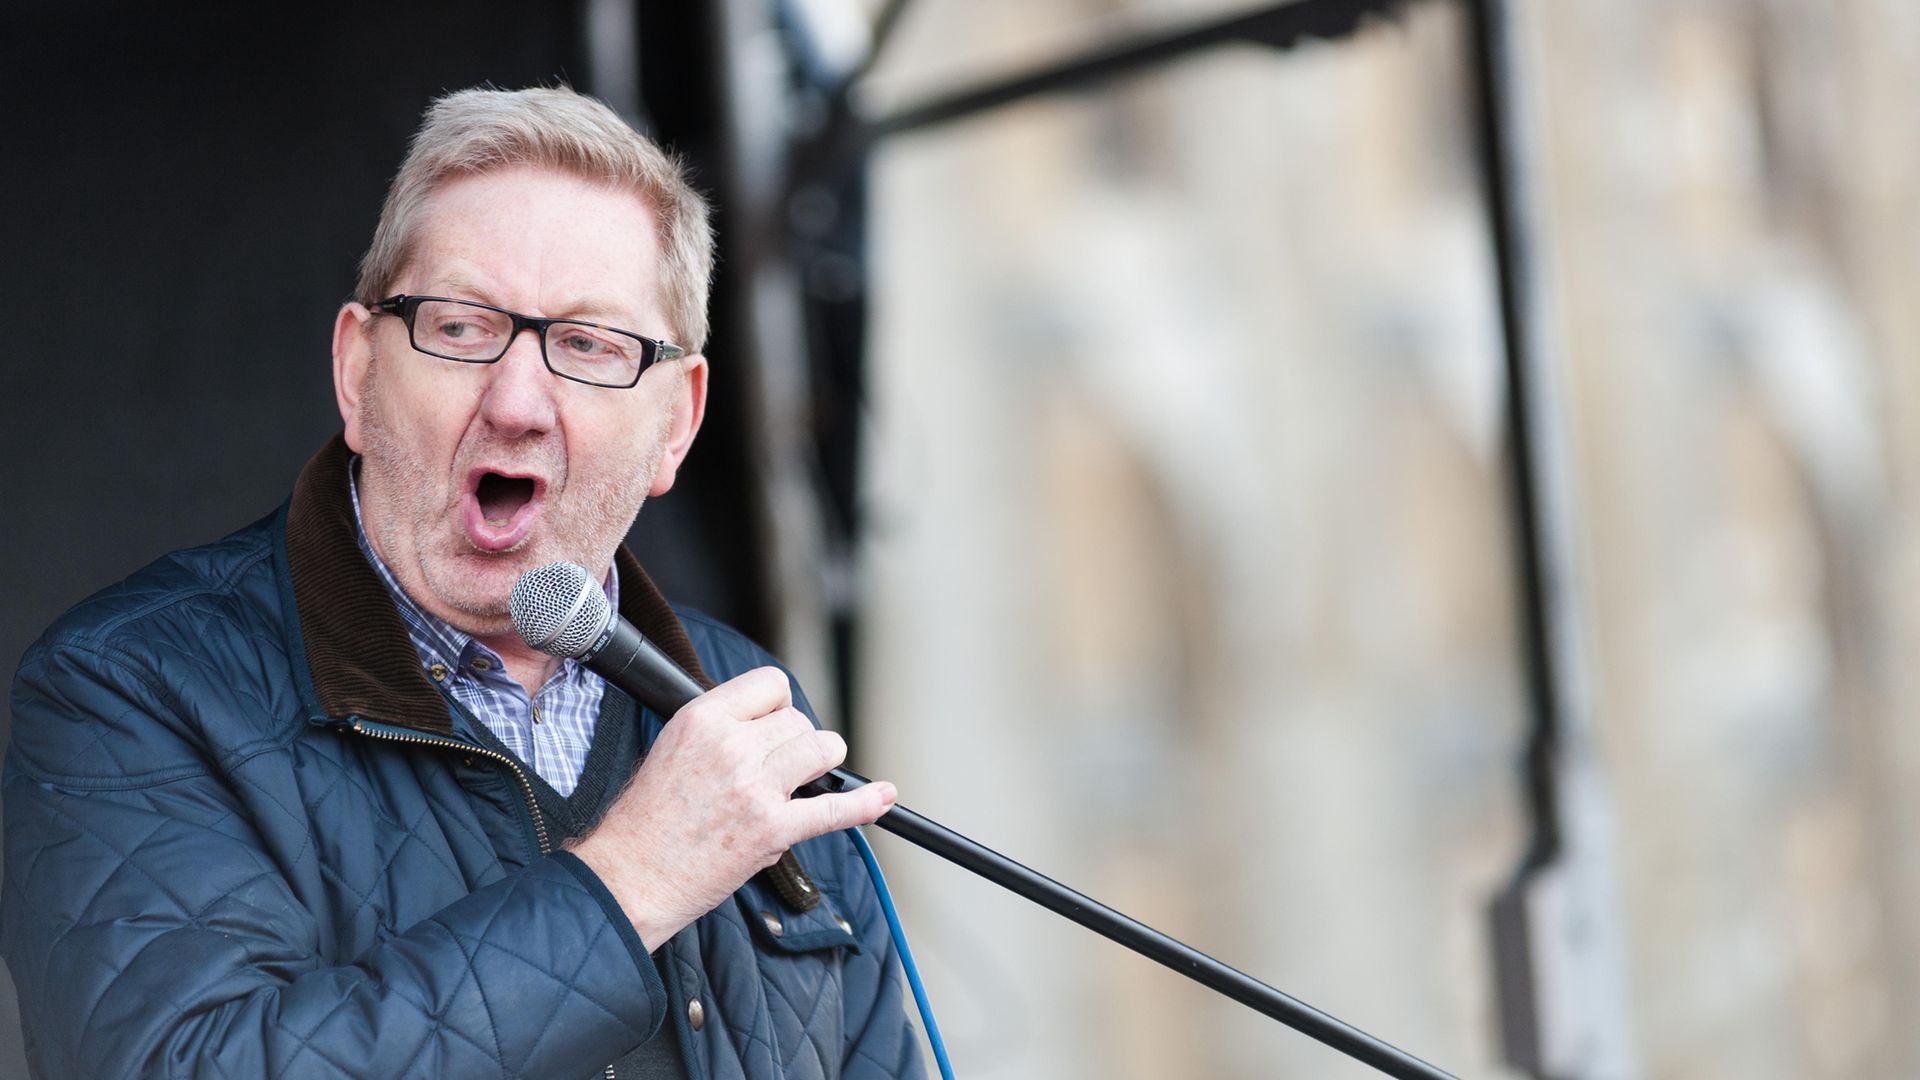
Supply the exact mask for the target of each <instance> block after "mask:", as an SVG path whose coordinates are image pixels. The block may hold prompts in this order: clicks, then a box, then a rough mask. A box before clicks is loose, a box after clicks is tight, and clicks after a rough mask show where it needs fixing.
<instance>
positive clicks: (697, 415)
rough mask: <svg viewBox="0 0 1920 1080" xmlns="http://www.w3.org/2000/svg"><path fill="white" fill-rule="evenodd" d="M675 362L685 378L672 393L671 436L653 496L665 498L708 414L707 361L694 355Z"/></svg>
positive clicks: (656, 475) (662, 455) (656, 474)
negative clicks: (701, 422) (702, 421)
mask: <svg viewBox="0 0 1920 1080" xmlns="http://www.w3.org/2000/svg"><path fill="white" fill-rule="evenodd" d="M671 363H675V364H679V365H680V369H681V375H680V381H679V383H678V384H677V385H676V386H675V387H674V389H673V391H672V400H671V402H670V403H669V404H670V407H671V408H672V409H673V413H672V415H671V416H670V417H669V418H668V420H667V437H666V441H665V443H664V445H662V446H661V448H660V468H659V469H658V470H656V471H655V472H654V474H653V487H652V488H651V489H650V490H649V491H648V492H647V494H649V495H665V494H666V493H667V492H668V491H670V490H672V488H673V478H674V475H675V474H676V473H677V472H678V471H679V469H680V463H681V462H683V461H685V460H687V452H688V451H689V450H692V449H693V437H694V436H695V435H698V434H699V433H700V421H701V420H703V419H705V418H706V415H707V358H706V357H704V356H702V355H700V354H699V353H692V354H689V355H687V356H683V357H681V358H680V359H678V360H674V361H671Z"/></svg>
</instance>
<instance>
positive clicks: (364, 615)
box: [287, 435, 713, 735]
mask: <svg viewBox="0 0 1920 1080" xmlns="http://www.w3.org/2000/svg"><path fill="white" fill-rule="evenodd" d="M352 458H353V452H352V451H351V450H349V449H348V448H347V444H346V440H344V439H342V438H341V437H340V436H338V435H336V436H334V437H333V439H332V440H331V441H329V442H328V443H327V445H326V446H324V447H322V448H321V450H320V452H319V453H317V454H315V455H314V456H313V458H312V460H310V461H308V462H307V464H306V467H305V468H304V469H302V470H301V471H300V479H299V480H298V481H296V482H295V483H294V487H293V499H292V501H291V502H290V503H289V504H288V506H287V572H288V576H289V577H290V578H292V584H293V598H294V604H295V606H296V607H297V608H298V609H299V616H298V617H299V620H300V632H301V637H302V639H303V641H304V643H305V646H306V653H307V670H308V672H309V673H310V674H311V675H312V677H313V689H314V693H315V695H316V696H317V697H318V698H319V701H320V706H321V708H322V709H323V710H324V711H325V712H326V714H327V715H328V716H329V717H332V718H334V719H345V718H346V717H348V716H360V717H364V718H366V719H368V720H375V721H379V722H381V723H389V724H398V725H401V726H404V727H409V728H414V729H416V730H419V731H425V732H432V733H434V734H438V735H446V734H450V733H451V732H452V730H453V723H452V719H451V717H450V716H449V715H448V712H447V703H446V700H445V699H444V698H442V697H441V696H440V692H439V691H438V690H436V689H435V688H434V685H433V683H432V682H431V681H429V680H428V678H427V675H426V672H425V671H424V670H422V669H421V666H420V658H419V654H418V653H416V652H415V651H414V647H413V642H412V640H411V639H409V638H408V637H407V628H406V624H405V623H404V622H402V621H401V619H400V613H399V612H398V611H397V610H395V608H394V606H393V600H392V598H391V597H390V596H388V594H387V589H386V586H385V585H384V584H382V583H381V581H380V578H379V575H378V574H377V573H376V572H375V571H374V568H373V567H372V565H370V564H369V563H368V562H367V560H366V558H365V556H363V555H362V554H361V553H360V544H359V541H358V540H357V539H356V538H355V535H354V523H353V503H352V496H351V494H350V493H349V490H348V486H347V467H348V463H349V462H350V461H351V460H352ZM613 561H614V566H615V567H616V569H617V572H618V573H619V575H620V614H621V615H624V616H625V617H626V618H627V620H628V621H629V622H631V623H633V625H634V626H636V627H638V628H639V630H640V632H641V633H642V634H645V635H646V636H647V638H648V639H649V640H651V641H652V642H653V643H654V644H655V645H658V646H659V647H660V649H661V651H663V652H665V653H666V654H667V655H668V656H670V657H672V658H673V659H674V661H675V662H677V663H678V664H679V665H680V666H681V667H683V668H685V669H686V670H687V671H688V672H690V673H692V675H693V677H694V678H695V679H698V680H699V681H700V683H701V685H703V686H712V685H713V681H712V680H711V679H709V678H707V675H706V673H705V672H704V671H702V670H701V668H700V658H699V657H698V656H696V655H695V654H694V651H693V643H692V642H691V641H689V640H688V639H687V631H686V628H685V627H683V626H681V625H680V620H679V618H678V617H677V616H675V615H674V613H673V609H672V608H671V607H669V606H668V605H667V601H666V598H665V597H664V596H661V595H660V590H659V589H658V588H656V587H655V586H654V584H653V581H652V579H650V578H648V577H647V573H646V571H645V570H642V569H641V568H640V563H639V561H638V560H637V559H635V558H634V557H633V553H632V552H630V551H628V550H627V548H626V546H625V545H624V544H623V545H621V547H620V548H619V549H618V550H617V551H616V552H615V553H614V560H613Z"/></svg>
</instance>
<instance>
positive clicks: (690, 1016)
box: [687, 998, 707, 1031]
mask: <svg viewBox="0 0 1920 1080" xmlns="http://www.w3.org/2000/svg"><path fill="white" fill-rule="evenodd" d="M706 1022H707V1010H706V1008H705V1006H703V1005H701V1004H700V999H699V998H694V999H692V1000H691V1001H688V1002H687V1023H689V1024H692V1025H693V1030H695V1031H699V1030H700V1029H701V1027H703V1026H705V1024H706Z"/></svg>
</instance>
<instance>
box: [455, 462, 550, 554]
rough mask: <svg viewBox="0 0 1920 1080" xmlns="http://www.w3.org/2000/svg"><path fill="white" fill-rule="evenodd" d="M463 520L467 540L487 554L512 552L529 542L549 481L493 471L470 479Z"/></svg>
mask: <svg viewBox="0 0 1920 1080" xmlns="http://www.w3.org/2000/svg"><path fill="white" fill-rule="evenodd" d="M467 485H468V487H467V497H466V500H465V501H466V509H465V511H464V512H463V514H462V516H463V518H464V522H465V526H466V531H467V539H468V540H469V541H471V542H472V543H473V546H474V547H475V548H478V549H479V550H481V551H486V552H502V551H511V550H514V549H515V548H516V547H518V546H519V545H520V543H521V542H522V541H524V540H526V538H527V536H528V534H529V533H531V532H532V530H533V525H534V521H535V520H536V519H537V518H539V516H540V504H541V497H542V495H543V494H544V492H545V490H546V482H545V481H544V480H542V479H540V477H538V476H509V475H507V474H506V473H502V472H495V471H493V470H491V469H487V470H475V471H474V472H472V473H469V474H468V476H467Z"/></svg>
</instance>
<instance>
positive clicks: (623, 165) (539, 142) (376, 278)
mask: <svg viewBox="0 0 1920 1080" xmlns="http://www.w3.org/2000/svg"><path fill="white" fill-rule="evenodd" d="M523 165H531V166H535V167H538V168H546V169H557V170H560V171H563V172H568V173H571V174H573V175H575V176H578V177H580V178H581V179H583V180H588V181H592V182H596V183H604V184H608V185H610V186H613V187H615V188H621V189H625V190H627V191H630V192H632V193H633V194H634V195H636V196H638V197H639V198H640V199H641V201H642V202H644V203H645V204H646V205H647V207H648V208H649V209H651V210H652V211H653V215H654V222H655V226H656V227H657V228H658V229H659V231H660V251H661V257H660V290H661V293H662V296H661V301H662V303H663V304H664V306H665V307H666V315H667V319H668V321H669V322H670V323H671V324H672V327H673V333H674V334H675V335H676V337H675V341H676V343H677V344H680V345H684V346H685V347H686V348H687V349H688V350H689V351H693V352H697V351H699V350H700V349H702V348H704V347H705V345H706V341H707V290H708V288H709V286H710V283H711V281H712V278H713V229H712V226H711V225H710V224H709V223H708V220H707V216H708V211H707V201H706V200H705V199H704V198H702V197H701V195H700V193H699V192H698V191H695V190H694V188H693V185H692V184H691V183H689V182H688V180H687V175H686V167H685V166H684V165H683V164H682V163H681V162H680V161H679V160H678V159H677V158H675V157H674V156H672V155H670V154H668V153H667V152H666V151H664V150H662V149H661V148H660V147H659V146H657V145H655V144H654V143H653V142H652V141H651V140H649V139H648V138H647V137H646V136H644V135H642V134H640V133H639V132H637V131H635V130H634V129H633V128H632V127H630V126H629V125H628V124H627V122H626V121H625V120H622V119H621V118H620V115H619V114H618V113H616V112H614V111H613V110H612V109H610V108H608V107H607V106H606V105H605V104H603V103H601V102H599V101H597V100H595V99H593V98H590V97H587V96H586V95H584V94H579V93H576V92H574V91H573V90H572V89H571V88H569V87H566V86H559V87H554V88H546V87H535V88H532V89H527V90H494V89H486V88H478V89H472V90H461V91H458V92H456V93H452V94H448V95H446V96H444V97H441V98H438V99H436V100H435V101H434V102H433V104H432V105H430V106H429V107H428V108H427V114H426V119H425V120H424V121H423V122H422V123H421V125H420V130H419V131H417V132H415V133H414V136H413V141H412V142H411V143H410V144H409V145H408V147H407V156H406V159H405V160H404V161H402V162H401V163H400V171H399V172H398V173H397V174H395V176H394V178H393V186H392V187H390V188H388V189H387V201H386V203H385V205H383V206H382V207H381V209H380V223H379V225H378V226H376V227H375V228H374V231H373V244H372V246H370V247H369V248H368V249H367V254H366V257H365V258H363V259H361V260H360V282H359V284H358V285H357V286H356V295H357V297H358V299H359V300H360V302H361V303H363V304H371V303H373V302H375V301H377V300H379V299H381V298H382V297H384V296H386V295H387V292H388V290H389V289H391V288H392V287H393V283H394V282H395V281H397V280H398V279H399V277H400V275H401V273H402V272H403V271H405V270H406V268H407V263H408V261H409V260H411V259H412V258H413V256H414V254H415V251H416V248H417V245H418V242H419V238H418V236H417V235H416V233H417V230H418V228H419V222H420V217H421V212H422V210H423V208H424V207H425V206H426V203H427V201H428V200H429V199H430V198H432V196H433V193H434V192H435V191H436V190H437V189H438V188H439V187H440V185H441V184H443V183H445V182H446V181H448V180H450V179H455V178H458V177H462V176H476V175H479V174H481V173H487V172H492V171H494V170H496V169H507V168H513V167H515V166H523Z"/></svg>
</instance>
